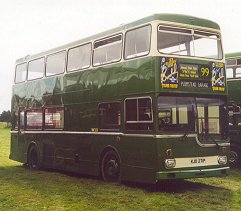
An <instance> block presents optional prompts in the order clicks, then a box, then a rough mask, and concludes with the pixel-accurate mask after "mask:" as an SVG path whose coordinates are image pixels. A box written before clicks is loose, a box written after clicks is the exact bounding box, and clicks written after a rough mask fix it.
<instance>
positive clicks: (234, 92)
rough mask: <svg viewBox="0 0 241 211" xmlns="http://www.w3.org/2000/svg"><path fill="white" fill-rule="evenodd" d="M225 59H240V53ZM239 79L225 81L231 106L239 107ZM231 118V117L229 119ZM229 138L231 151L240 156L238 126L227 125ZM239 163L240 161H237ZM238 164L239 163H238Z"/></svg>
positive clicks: (240, 143)
mask: <svg viewBox="0 0 241 211" xmlns="http://www.w3.org/2000/svg"><path fill="white" fill-rule="evenodd" d="M225 58H226V59H240V58H241V52H234V53H228V54H225ZM236 67H241V65H237V66H232V68H236ZM240 79H241V78H232V79H228V80H227V88H228V100H229V104H231V105H238V106H240V105H241V97H240V93H241V80H240ZM235 116H236V117H235V119H236V118H237V119H239V118H240V117H239V116H240V115H235ZM231 118H232V117H231ZM238 122H239V121H238ZM229 136H230V144H231V150H232V151H235V152H237V153H238V154H239V156H241V128H240V125H239V124H237V123H236V124H233V123H232V124H230V125H229ZM238 162H240V159H239V160H238ZM239 164H240V163H239Z"/></svg>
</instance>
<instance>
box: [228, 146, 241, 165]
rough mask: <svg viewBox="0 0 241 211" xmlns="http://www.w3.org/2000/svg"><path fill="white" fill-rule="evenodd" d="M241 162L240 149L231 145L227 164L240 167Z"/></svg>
mask: <svg viewBox="0 0 241 211" xmlns="http://www.w3.org/2000/svg"><path fill="white" fill-rule="evenodd" d="M240 162H241V151H240V149H239V148H238V147H235V146H231V148H230V153H229V165H230V167H231V168H238V167H240V164H241V163H240Z"/></svg>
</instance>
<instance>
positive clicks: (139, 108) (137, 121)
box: [125, 97, 153, 130]
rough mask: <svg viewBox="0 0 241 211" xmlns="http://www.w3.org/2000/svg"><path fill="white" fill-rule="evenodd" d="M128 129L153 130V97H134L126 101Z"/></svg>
mask: <svg viewBox="0 0 241 211" xmlns="http://www.w3.org/2000/svg"><path fill="white" fill-rule="evenodd" d="M125 115H126V129H127V130H152V129H153V112H152V102H151V98H149V97H144V98H132V99H126V101H125Z"/></svg>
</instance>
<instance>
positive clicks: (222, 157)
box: [218, 156, 227, 165]
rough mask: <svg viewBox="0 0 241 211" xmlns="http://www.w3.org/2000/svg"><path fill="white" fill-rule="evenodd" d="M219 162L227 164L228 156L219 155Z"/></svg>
mask: <svg viewBox="0 0 241 211" xmlns="http://www.w3.org/2000/svg"><path fill="white" fill-rule="evenodd" d="M218 163H219V164H222V165H223V164H226V163H227V156H218Z"/></svg>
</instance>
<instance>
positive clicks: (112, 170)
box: [101, 150, 121, 183]
mask: <svg viewBox="0 0 241 211" xmlns="http://www.w3.org/2000/svg"><path fill="white" fill-rule="evenodd" d="M120 172H121V170H120V158H119V156H118V154H117V153H116V152H115V151H113V150H110V151H108V152H106V153H105V154H104V156H103V158H102V161H101V174H102V178H103V180H104V181H105V182H117V183H118V182H120V175H121V173H120Z"/></svg>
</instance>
